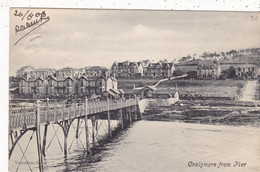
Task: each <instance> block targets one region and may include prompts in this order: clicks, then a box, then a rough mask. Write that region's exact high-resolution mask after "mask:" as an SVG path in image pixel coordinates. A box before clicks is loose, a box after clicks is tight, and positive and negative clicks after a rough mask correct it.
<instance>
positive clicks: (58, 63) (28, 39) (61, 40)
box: [9, 8, 260, 75]
mask: <svg viewBox="0 0 260 172" xmlns="http://www.w3.org/2000/svg"><path fill="white" fill-rule="evenodd" d="M15 10H17V11H18V12H22V13H23V14H25V13H26V12H27V9H23V8H22V9H14V8H13V9H11V10H10V44H9V46H10V48H9V55H10V63H9V64H10V68H9V74H10V75H15V71H16V70H18V69H19V68H20V67H22V66H26V65H31V66H33V67H35V68H45V67H48V68H55V69H60V68H63V67H68V66H69V67H74V68H81V67H86V66H93V65H99V66H105V67H108V68H110V67H111V65H112V64H113V62H114V61H125V60H129V61H140V60H145V59H149V60H154V61H158V60H162V59H167V60H169V61H174V60H178V59H180V58H181V57H183V56H187V55H188V54H194V53H196V54H202V53H203V52H204V51H211V52H215V51H216V52H221V51H228V50H231V49H242V48H252V47H260V39H259V38H260V14H257V13H252V12H251V13H250V12H199V11H197V12H191V11H151V10H86V9H84V10H83V9H77V10H75V9H30V11H29V13H30V12H32V13H33V14H36V13H37V12H42V11H45V13H46V15H47V16H49V18H50V20H49V21H48V22H46V23H45V24H43V25H41V26H39V27H38V28H36V27H37V26H38V25H36V26H33V27H30V28H27V29H25V30H24V31H20V32H17V33H16V32H15V28H16V26H20V25H26V22H27V20H26V17H25V18H24V19H23V20H22V19H21V18H22V17H17V16H14V13H15ZM29 13H27V14H29ZM33 19H34V18H32V19H31V20H33ZM28 21H29V20H28ZM39 24H40V23H39ZM34 28H35V30H33V31H32V32H30V33H29V34H28V35H26V33H28V32H29V31H31V30H32V29H34ZM24 35H26V36H25V37H24V38H23V39H21V40H20V41H19V42H18V43H17V44H16V45H14V43H15V42H16V41H17V40H19V39H20V38H22V37H23V36H24Z"/></svg>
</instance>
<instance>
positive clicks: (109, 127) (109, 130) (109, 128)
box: [107, 98, 112, 137]
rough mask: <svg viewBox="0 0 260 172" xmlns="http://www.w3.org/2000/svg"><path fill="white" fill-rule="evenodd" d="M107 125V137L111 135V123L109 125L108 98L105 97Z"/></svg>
mask: <svg viewBox="0 0 260 172" xmlns="http://www.w3.org/2000/svg"><path fill="white" fill-rule="evenodd" d="M107 127H108V135H109V137H112V132H111V125H110V112H109V98H107Z"/></svg>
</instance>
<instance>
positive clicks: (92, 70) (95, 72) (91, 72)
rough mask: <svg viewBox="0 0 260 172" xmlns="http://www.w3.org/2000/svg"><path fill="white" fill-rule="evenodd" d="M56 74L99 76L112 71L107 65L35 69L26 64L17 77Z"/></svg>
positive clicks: (59, 75) (27, 77)
mask: <svg viewBox="0 0 260 172" xmlns="http://www.w3.org/2000/svg"><path fill="white" fill-rule="evenodd" d="M51 75H53V76H55V77H68V76H70V77H80V76H93V77H98V76H105V77H107V76H110V75H111V72H110V69H107V68H105V67H101V66H90V67H85V68H79V69H74V68H71V67H65V68H62V69H59V70H55V69H51V68H39V69H35V68H34V67H31V66H24V67H22V68H20V69H19V70H18V71H17V73H16V76H17V77H23V78H26V79H32V78H33V79H36V78H39V77H41V78H43V79H45V78H47V77H48V76H51Z"/></svg>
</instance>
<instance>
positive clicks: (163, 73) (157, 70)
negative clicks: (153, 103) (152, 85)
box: [146, 62, 175, 78]
mask: <svg viewBox="0 0 260 172" xmlns="http://www.w3.org/2000/svg"><path fill="white" fill-rule="evenodd" d="M174 70H175V67H174V64H173V63H168V62H158V63H150V64H149V65H148V67H147V72H146V77H148V78H168V77H171V76H172V75H173V72H174Z"/></svg>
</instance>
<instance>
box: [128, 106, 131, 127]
mask: <svg viewBox="0 0 260 172" xmlns="http://www.w3.org/2000/svg"><path fill="white" fill-rule="evenodd" d="M128 113H129V124H131V123H132V111H131V106H130V105H129V112H128Z"/></svg>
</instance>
